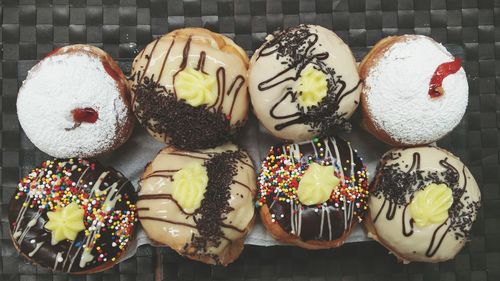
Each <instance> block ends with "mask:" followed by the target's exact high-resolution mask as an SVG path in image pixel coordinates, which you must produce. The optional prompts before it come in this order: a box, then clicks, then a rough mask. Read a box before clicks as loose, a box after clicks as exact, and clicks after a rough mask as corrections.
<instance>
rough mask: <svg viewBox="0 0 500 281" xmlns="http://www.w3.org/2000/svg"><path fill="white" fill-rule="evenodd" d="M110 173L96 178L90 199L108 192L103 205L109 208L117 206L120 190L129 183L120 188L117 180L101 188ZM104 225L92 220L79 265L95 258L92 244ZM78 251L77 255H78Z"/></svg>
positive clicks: (84, 264)
mask: <svg viewBox="0 0 500 281" xmlns="http://www.w3.org/2000/svg"><path fill="white" fill-rule="evenodd" d="M108 174H109V171H105V172H103V173H102V174H101V175H100V176H99V178H98V179H97V180H96V182H95V183H94V185H93V186H92V189H91V190H90V192H89V199H92V198H94V197H95V196H98V195H102V194H104V193H106V199H105V200H104V203H103V206H106V208H107V209H111V208H114V207H115V205H116V202H117V201H118V200H119V199H120V198H121V194H119V193H120V190H121V189H122V187H123V186H124V185H125V184H126V183H127V181H124V182H123V183H122V185H120V187H119V188H117V186H118V182H115V183H113V184H112V185H110V186H108V187H106V188H105V189H103V190H101V189H100V187H101V185H102V183H103V181H104V179H105V178H106V176H107V175H108ZM103 225H104V224H102V222H100V221H93V222H92V225H91V227H90V228H89V231H90V234H89V235H88V236H87V237H86V238H85V240H84V242H83V247H82V248H80V249H84V250H83V253H82V255H81V257H80V262H79V266H80V267H81V268H84V267H85V266H86V265H87V263H89V262H91V261H92V260H93V259H94V256H93V255H92V254H91V252H92V249H94V245H91V244H92V242H93V240H94V237H95V236H96V235H97V234H99V233H100V232H101V228H102V226H103ZM80 249H79V250H78V252H80ZM78 252H77V254H76V255H75V256H77V255H78ZM73 262H74V260H72V262H71V264H70V266H69V269H71V267H72V265H73ZM69 269H68V270H69Z"/></svg>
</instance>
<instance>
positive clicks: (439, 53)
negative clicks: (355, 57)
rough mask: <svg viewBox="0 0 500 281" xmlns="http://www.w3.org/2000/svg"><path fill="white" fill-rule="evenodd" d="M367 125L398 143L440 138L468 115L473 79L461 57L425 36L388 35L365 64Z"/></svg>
mask: <svg viewBox="0 0 500 281" xmlns="http://www.w3.org/2000/svg"><path fill="white" fill-rule="evenodd" d="M360 76H361V79H362V80H363V81H364V83H363V91H362V95H361V104H362V112H363V125H364V127H365V128H366V129H367V130H368V131H369V132H371V133H372V134H373V135H374V136H375V137H377V138H378V139H380V140H382V141H384V142H386V143H388V144H391V145H394V146H418V145H423V144H428V143H432V142H435V141H437V140H439V139H441V138H442V137H444V136H445V135H446V134H448V133H449V132H451V131H452V130H453V128H455V127H456V126H457V125H458V124H459V122H460V120H461V119H462V117H463V115H464V113H465V109H466V107H467V102H468V84H467V77H466V74H465V71H464V69H463V68H462V67H461V66H460V60H459V59H457V58H454V57H453V56H452V55H451V54H450V53H449V52H448V51H447V50H446V49H445V48H444V47H443V46H442V45H441V44H439V43H437V42H435V41H434V40H433V39H431V38H429V37H426V36H421V35H403V36H394V37H387V38H385V39H383V40H381V41H380V42H378V43H377V44H376V45H375V46H374V47H373V49H372V50H371V51H370V53H368V55H367V56H366V57H365V58H364V60H363V62H362V63H361V65H360Z"/></svg>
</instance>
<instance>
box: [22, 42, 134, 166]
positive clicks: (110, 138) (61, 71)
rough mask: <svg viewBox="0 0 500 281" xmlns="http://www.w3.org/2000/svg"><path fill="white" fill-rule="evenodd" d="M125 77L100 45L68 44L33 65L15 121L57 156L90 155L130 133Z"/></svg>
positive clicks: (117, 143) (109, 147) (111, 146)
mask: <svg viewBox="0 0 500 281" xmlns="http://www.w3.org/2000/svg"><path fill="white" fill-rule="evenodd" d="M127 89H128V88H127V82H126V78H125V75H124V74H123V73H122V71H121V70H120V68H119V67H118V65H117V64H116V63H115V62H114V61H113V59H112V58H111V57H110V56H109V55H108V54H107V53H105V52H104V51H102V50H101V49H99V48H96V47H93V46H88V45H72V46H66V47H63V48H60V49H56V50H54V51H53V52H52V53H50V54H49V55H48V56H47V57H45V58H44V59H43V60H42V61H40V62H39V63H38V64H36V65H35V66H34V67H33V68H32V69H31V70H30V71H29V73H28V77H27V78H26V80H25V81H24V82H23V85H22V86H21V88H20V89H19V94H18V97H17V114H18V117H19V122H20V123H21V126H22V128H23V130H24V132H25V133H26V135H27V136H28V138H29V139H30V140H31V142H33V144H34V145H35V146H36V147H38V148H39V149H40V150H42V151H43V152H45V153H47V154H49V155H51V156H54V157H58V158H71V157H94V156H97V155H100V154H102V153H105V152H108V151H111V150H114V149H116V148H117V147H118V146H120V145H121V144H123V143H124V142H125V141H126V140H127V139H128V137H129V136H130V134H131V132H132V129H133V120H134V119H133V114H132V111H131V107H130V105H129V96H128V95H129V92H128V90H127Z"/></svg>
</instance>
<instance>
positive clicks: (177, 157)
mask: <svg viewBox="0 0 500 281" xmlns="http://www.w3.org/2000/svg"><path fill="white" fill-rule="evenodd" d="M255 193H256V180H255V171H254V168H253V164H252V161H251V159H250V157H249V156H248V154H247V153H246V152H244V151H242V150H240V149H238V148H237V147H236V146H235V145H229V144H227V145H223V146H219V147H217V148H214V149H206V150H179V149H175V148H173V147H167V148H164V149H163V150H161V151H160V152H159V154H158V155H157V156H156V157H155V158H154V159H153V161H152V162H151V163H149V164H148V165H147V166H146V169H145V171H144V174H143V176H142V178H141V180H140V191H139V201H138V203H137V206H138V210H139V220H140V222H141V224H142V226H143V228H144V231H145V232H146V234H147V235H148V237H149V238H150V239H152V240H153V241H155V242H156V243H158V244H161V245H166V246H169V247H170V248H172V249H174V250H175V251H177V252H178V253H179V254H181V255H183V256H186V257H188V258H190V259H194V260H199V261H202V262H205V263H209V264H222V265H227V264H229V263H231V262H233V261H234V260H235V259H236V258H237V257H238V256H239V255H240V253H241V251H242V250H243V241H244V239H245V237H246V235H247V233H248V232H249V230H250V228H251V227H252V225H253V222H254V217H255V216H254V203H253V198H254V196H255Z"/></svg>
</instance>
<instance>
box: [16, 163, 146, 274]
mask: <svg viewBox="0 0 500 281" xmlns="http://www.w3.org/2000/svg"><path fill="white" fill-rule="evenodd" d="M136 200H137V195H136V193H135V190H134V187H133V186H132V184H131V183H130V182H129V181H128V180H127V179H126V178H125V177H124V176H123V175H122V174H121V173H120V172H118V171H116V170H114V169H113V168H109V167H104V166H103V165H101V164H99V163H98V162H93V161H89V160H83V159H76V158H75V159H73V158H72V159H65V160H47V161H45V162H43V163H42V165H41V166H40V167H38V168H35V169H33V170H32V171H31V173H30V174H28V175H27V176H26V177H24V178H23V179H22V180H21V181H20V183H19V185H18V187H17V190H16V192H15V193H14V196H13V198H12V199H11V201H10V205H9V225H10V234H11V237H12V240H13V242H14V245H15V247H16V248H17V249H18V250H19V251H20V253H21V254H22V255H23V256H24V257H25V258H27V259H28V260H30V261H31V262H33V263H35V264H39V265H41V266H43V267H47V268H50V269H52V270H54V271H62V272H69V273H77V274H87V273H93V272H98V271H102V270H106V269H108V268H111V267H112V266H113V265H115V264H116V263H117V262H118V261H119V259H120V257H121V256H122V255H123V253H124V252H125V250H126V249H127V246H128V245H129V243H130V241H131V237H132V235H133V231H134V226H135V223H136V206H135V203H136Z"/></svg>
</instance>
